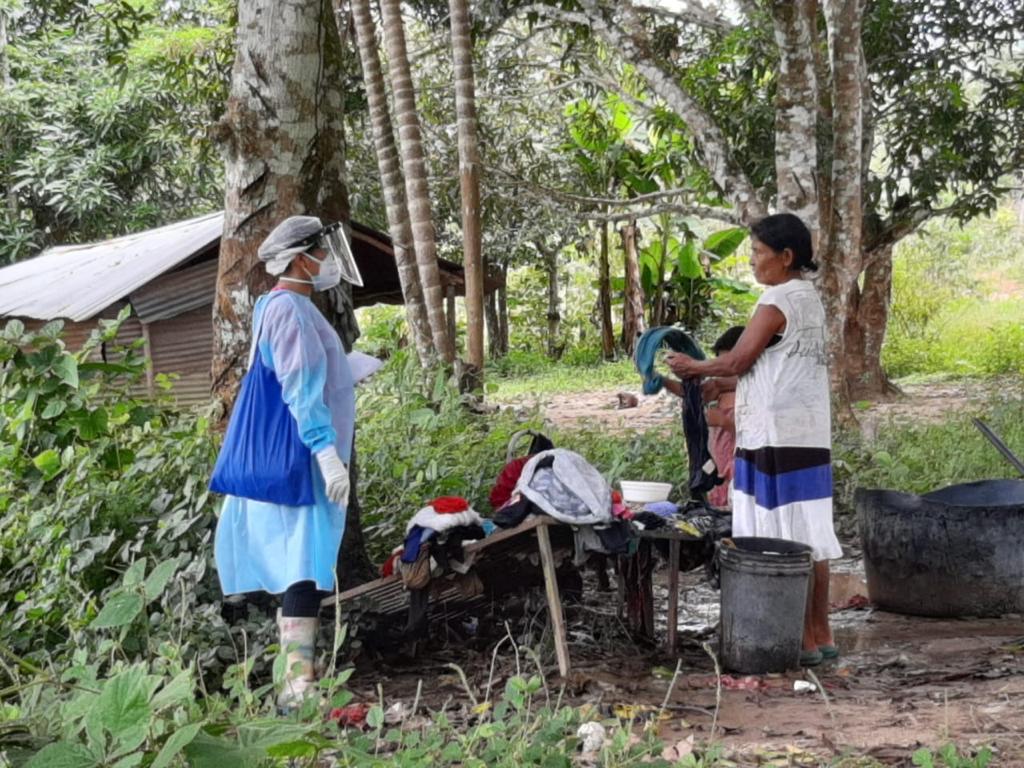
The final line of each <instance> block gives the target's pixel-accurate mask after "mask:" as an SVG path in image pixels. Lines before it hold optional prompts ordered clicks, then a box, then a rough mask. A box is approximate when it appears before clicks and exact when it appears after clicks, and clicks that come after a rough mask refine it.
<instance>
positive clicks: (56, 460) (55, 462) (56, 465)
mask: <svg viewBox="0 0 1024 768" xmlns="http://www.w3.org/2000/svg"><path fill="white" fill-rule="evenodd" d="M32 463H33V464H34V465H35V467H36V469H38V470H39V471H40V472H42V473H43V477H45V478H46V479H47V480H52V479H53V478H55V477H56V476H57V475H59V474H60V469H61V465H60V454H59V453H58V452H57V451H55V450H54V449H53V448H51V449H50V450H48V451H43V452H42V453H40V454H39V455H38V456H36V457H35V458H34V459H32Z"/></svg>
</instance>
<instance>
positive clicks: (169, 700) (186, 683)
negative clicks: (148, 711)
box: [150, 669, 194, 712]
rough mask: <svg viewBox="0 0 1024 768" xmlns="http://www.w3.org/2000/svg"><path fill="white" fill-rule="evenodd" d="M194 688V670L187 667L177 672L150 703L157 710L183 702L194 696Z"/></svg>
mask: <svg viewBox="0 0 1024 768" xmlns="http://www.w3.org/2000/svg"><path fill="white" fill-rule="evenodd" d="M193 688H194V682H193V680H192V672H191V670H188V669H186V670H185V671H183V672H179V673H178V674H176V675H175V676H174V678H173V679H172V680H171V682H169V683H167V685H165V686H164V687H163V688H161V689H160V690H159V691H158V692H157V694H156V696H154V697H153V701H152V702H150V704H151V705H152V707H153V710H154V711H156V712H158V711H160V710H161V709H166V708H167V707H173V706H174V705H176V704H182V703H184V702H186V701H188V700H189V699H191V698H193Z"/></svg>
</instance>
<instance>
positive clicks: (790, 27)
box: [772, 0, 818, 242]
mask: <svg viewBox="0 0 1024 768" xmlns="http://www.w3.org/2000/svg"><path fill="white" fill-rule="evenodd" d="M817 5H818V4H817V0H773V2H772V18H773V21H774V29H775V42H776V44H777V45H778V48H779V75H778V81H777V85H776V91H775V177H776V184H777V194H778V198H777V206H778V209H779V210H780V211H789V212H791V213H794V214H796V215H797V216H799V217H800V218H801V219H802V220H803V221H804V223H805V224H806V225H807V226H808V228H810V230H811V232H812V234H813V236H814V240H815V242H816V241H817V234H818V194H817V183H816V178H815V177H816V174H817V170H818V152H817V114H818V82H817V74H816V72H815V60H814V50H815V46H816V45H817V33H816V26H817Z"/></svg>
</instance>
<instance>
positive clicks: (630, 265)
mask: <svg viewBox="0 0 1024 768" xmlns="http://www.w3.org/2000/svg"><path fill="white" fill-rule="evenodd" d="M636 238H637V232H636V222H635V221H630V222H629V224H627V225H626V226H625V227H623V228H622V248H623V250H624V251H625V253H626V269H625V276H626V279H625V297H624V298H625V302H624V303H625V306H626V310H625V314H624V318H625V321H626V322H625V323H623V328H622V341H623V347H624V349H625V352H626V354H627V355H632V354H633V348H634V347H635V346H636V340H637V337H638V336H639V335H640V334H641V333H643V332H644V330H645V324H644V293H643V290H644V289H643V286H642V285H641V284H640V259H639V256H638V255H637V251H636Z"/></svg>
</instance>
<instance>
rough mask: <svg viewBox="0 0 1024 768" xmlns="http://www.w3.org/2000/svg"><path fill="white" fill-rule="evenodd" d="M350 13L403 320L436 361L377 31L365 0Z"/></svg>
mask: <svg viewBox="0 0 1024 768" xmlns="http://www.w3.org/2000/svg"><path fill="white" fill-rule="evenodd" d="M339 6H340V2H339V0H335V9H336V12H337V11H338V9H339ZM352 17H353V20H354V21H355V25H354V26H355V31H356V40H357V43H358V46H359V58H360V60H361V62H362V66H363V81H364V84H365V86H366V100H367V102H368V104H369V108H370V122H371V125H372V128H373V143H374V147H375V149H376V151H377V168H378V170H379V172H380V179H381V187H382V189H383V192H384V204H385V206H386V207H387V215H388V230H389V232H390V234H391V244H392V247H393V248H394V251H395V264H396V265H397V267H398V280H399V282H400V283H401V286H402V296H403V297H404V298H405V317H406V322H407V323H408V324H409V331H410V333H411V334H412V337H413V342H414V344H415V345H416V352H417V353H418V354H419V358H420V363H421V364H422V365H424V366H428V365H430V364H431V363H432V362H434V361H435V360H436V358H437V350H436V349H435V348H434V340H433V337H432V335H431V331H430V319H429V318H428V317H427V308H426V305H425V304H424V302H423V286H422V285H421V284H420V276H419V271H418V269H417V265H416V252H415V250H414V248H413V236H412V225H411V224H410V223H409V208H408V206H407V204H406V200H405V179H404V178H403V177H402V169H401V166H400V165H399V160H398V148H397V147H396V146H395V134H394V129H393V128H392V125H391V116H390V113H389V112H388V99H387V92H386V90H385V88H384V74H383V72H382V71H381V66H380V55H379V53H378V48H377V30H376V25H375V24H374V21H373V16H372V15H371V12H370V2H369V0H352Z"/></svg>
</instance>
